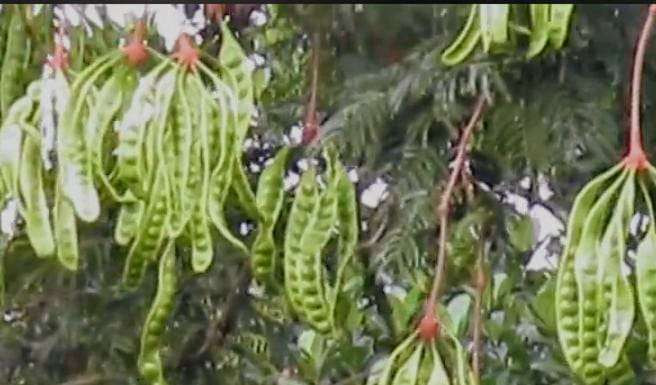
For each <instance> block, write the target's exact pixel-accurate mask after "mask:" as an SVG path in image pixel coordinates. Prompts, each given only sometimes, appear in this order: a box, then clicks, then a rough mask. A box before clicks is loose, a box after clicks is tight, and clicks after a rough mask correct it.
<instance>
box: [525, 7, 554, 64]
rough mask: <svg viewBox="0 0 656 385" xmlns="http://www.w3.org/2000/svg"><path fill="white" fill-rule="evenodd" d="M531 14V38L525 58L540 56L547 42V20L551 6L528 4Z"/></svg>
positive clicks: (548, 26)
mask: <svg viewBox="0 0 656 385" xmlns="http://www.w3.org/2000/svg"><path fill="white" fill-rule="evenodd" d="M529 10H530V13H531V36H530V41H529V46H528V51H527V52H526V57H527V58H529V59H530V58H532V57H535V56H537V55H539V54H540V52H542V51H543V50H544V47H546V46H547V43H548V42H549V32H550V31H549V28H550V23H549V18H550V10H551V4H529Z"/></svg>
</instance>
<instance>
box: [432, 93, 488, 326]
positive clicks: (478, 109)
mask: <svg viewBox="0 0 656 385" xmlns="http://www.w3.org/2000/svg"><path fill="white" fill-rule="evenodd" d="M485 104H486V103H485V96H484V95H480V96H479V97H478V100H477V101H476V105H475V107H474V112H473V113H472V116H471V118H470V119H469V122H468V123H467V125H466V126H465V128H464V129H463V131H462V136H461V137H460V143H458V152H457V155H456V159H455V161H454V165H453V170H452V171H451V175H450V176H449V181H448V183H447V185H446V188H445V190H444V192H443V193H442V196H441V198H440V203H439V206H438V207H437V215H438V216H439V224H440V232H439V245H438V254H437V266H436V267H435V278H434V280H433V287H432V289H431V292H430V296H429V297H428V301H427V302H426V309H425V312H426V314H428V313H432V312H433V311H434V309H435V302H436V300H437V298H438V295H439V293H440V289H441V285H442V281H443V279H444V273H445V267H446V237H447V226H448V223H449V202H450V201H451V195H452V194H453V191H454V188H455V186H456V182H457V181H458V177H459V176H460V174H461V173H462V169H463V167H464V164H465V153H466V152H467V144H468V143H469V138H470V137H471V135H472V132H473V131H474V128H475V127H476V124H477V123H478V121H479V119H480V117H481V115H482V113H483V109H484V108H485Z"/></svg>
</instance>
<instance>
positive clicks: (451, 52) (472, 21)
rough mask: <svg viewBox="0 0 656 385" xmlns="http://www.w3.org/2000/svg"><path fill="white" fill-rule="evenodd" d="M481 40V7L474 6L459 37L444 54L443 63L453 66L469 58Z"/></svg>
mask: <svg viewBox="0 0 656 385" xmlns="http://www.w3.org/2000/svg"><path fill="white" fill-rule="evenodd" d="M480 38H481V26H480V21H479V5H478V4H472V6H471V9H470V11H469V17H468V18H467V22H466V23H465V26H464V27H463V29H462V30H461V31H460V34H458V37H457V38H456V39H455V40H454V41H453V43H451V45H449V47H448V48H447V49H446V50H444V52H443V53H442V63H444V64H446V65H448V66H453V65H456V64H458V63H460V62H462V61H463V60H465V59H466V58H467V56H469V55H470V54H471V52H472V51H473V50H474V48H476V44H478V41H479V40H480Z"/></svg>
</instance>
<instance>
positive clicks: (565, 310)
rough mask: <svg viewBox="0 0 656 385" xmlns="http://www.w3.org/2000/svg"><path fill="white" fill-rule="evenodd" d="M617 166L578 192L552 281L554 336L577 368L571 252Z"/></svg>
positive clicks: (575, 289) (615, 174) (570, 361)
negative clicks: (553, 282)
mask: <svg viewBox="0 0 656 385" xmlns="http://www.w3.org/2000/svg"><path fill="white" fill-rule="evenodd" d="M620 170H621V165H616V166H614V167H612V168H611V169H610V170H608V171H606V172H604V173H603V174H601V175H599V176H598V177H596V178H595V179H593V180H592V181H590V182H589V183H588V184H586V185H585V187H584V188H583V189H582V190H581V192H579V194H578V195H577V197H576V199H575V201H574V204H573V206H572V210H571V212H570V216H569V220H568V224H567V239H566V241H565V248H564V250H563V253H562V255H561V260H560V263H559V268H558V276H557V282H556V295H555V302H556V304H555V308H556V320H557V323H556V326H557V330H558V339H559V341H560V345H561V348H562V350H563V353H564V355H565V359H566V360H567V363H568V364H569V366H570V367H571V368H572V369H573V370H574V371H577V370H579V367H580V364H581V362H580V359H581V347H580V346H579V340H578V311H579V310H578V306H579V301H580V299H579V297H578V294H577V287H576V280H575V277H574V252H575V250H576V248H577V247H578V244H579V242H580V238H581V233H582V227H583V223H584V221H585V218H586V216H587V214H588V212H589V211H590V209H591V208H592V206H593V204H594V202H595V199H596V198H597V196H598V194H599V191H600V190H601V189H602V188H603V187H604V186H605V185H606V184H607V183H608V182H609V180H610V179H611V178H613V177H615V176H617V173H618V172H619V171H620Z"/></svg>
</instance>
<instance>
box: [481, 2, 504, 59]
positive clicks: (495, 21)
mask: <svg viewBox="0 0 656 385" xmlns="http://www.w3.org/2000/svg"><path fill="white" fill-rule="evenodd" d="M509 11H510V5H509V4H479V12H480V23H481V41H482V42H483V50H484V51H485V52H490V48H491V47H492V45H503V44H505V43H506V42H507V41H508V15H509Z"/></svg>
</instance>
